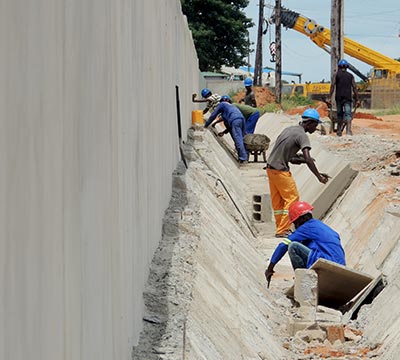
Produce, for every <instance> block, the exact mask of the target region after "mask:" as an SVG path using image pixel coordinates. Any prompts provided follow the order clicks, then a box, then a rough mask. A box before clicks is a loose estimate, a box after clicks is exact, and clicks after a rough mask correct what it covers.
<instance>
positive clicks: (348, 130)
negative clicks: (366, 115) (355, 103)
mask: <svg viewBox="0 0 400 360" xmlns="http://www.w3.org/2000/svg"><path fill="white" fill-rule="evenodd" d="M351 122H352V120H349V121H347V122H346V134H347V135H353V132H352V131H351Z"/></svg>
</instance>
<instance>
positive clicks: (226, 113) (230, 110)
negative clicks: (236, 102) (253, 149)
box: [204, 95, 248, 163]
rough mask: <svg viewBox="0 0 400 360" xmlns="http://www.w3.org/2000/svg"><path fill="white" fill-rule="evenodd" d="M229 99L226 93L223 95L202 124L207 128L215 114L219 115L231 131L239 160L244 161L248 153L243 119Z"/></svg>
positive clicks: (215, 116)
mask: <svg viewBox="0 0 400 360" xmlns="http://www.w3.org/2000/svg"><path fill="white" fill-rule="evenodd" d="M230 101H231V98H230V97H229V96H228V95H223V96H222V97H221V102H220V103H219V105H218V106H217V108H216V109H215V110H214V112H213V113H212V114H211V116H210V117H209V118H208V120H207V121H206V123H205V124H204V127H205V128H207V127H208V126H210V125H211V123H212V122H213V121H214V120H215V119H216V118H217V116H218V115H221V117H222V119H223V121H224V123H225V124H226V128H227V129H229V132H230V133H231V136H232V139H233V141H234V143H235V147H236V151H237V152H238V156H239V162H240V163H245V162H247V158H248V154H247V151H246V148H245V147H244V142H243V138H244V135H246V130H245V120H244V116H243V114H242V113H241V112H240V110H239V109H238V108H237V107H235V106H233V105H232V104H231V103H230Z"/></svg>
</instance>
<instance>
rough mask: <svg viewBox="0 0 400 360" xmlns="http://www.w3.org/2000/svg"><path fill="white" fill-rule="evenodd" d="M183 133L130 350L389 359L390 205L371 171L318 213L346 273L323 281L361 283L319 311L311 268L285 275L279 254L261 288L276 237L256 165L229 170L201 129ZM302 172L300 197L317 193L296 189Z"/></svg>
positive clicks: (392, 355)
mask: <svg viewBox="0 0 400 360" xmlns="http://www.w3.org/2000/svg"><path fill="white" fill-rule="evenodd" d="M268 136H269V137H270V138H271V139H274V138H275V136H274V135H273V134H271V132H269V133H268ZM190 138H191V139H192V140H193V144H192V143H188V144H186V146H185V149H184V151H185V155H186V158H187V159H188V161H189V169H188V170H187V171H183V170H182V169H181V170H179V169H178V170H177V172H176V174H175V175H174V194H175V195H174V196H173V199H172V200H171V206H170V208H169V209H168V211H167V212H166V216H165V225H164V235H163V240H162V241H161V243H160V247H159V249H158V250H157V252H156V255H155V257H154V259H153V264H152V269H151V270H152V272H151V275H150V280H149V284H148V287H147V291H146V296H145V297H146V306H147V310H146V315H145V317H144V324H145V331H144V332H143V335H142V337H141V339H140V342H139V345H138V346H137V347H136V348H135V349H134V355H133V358H134V359H148V360H152V359H171V360H173V359H212V360H214V359H274V360H275V359H282V360H283V359H288V360H289V359H322V358H330V359H353V360H355V359H365V358H379V359H396V354H397V346H398V340H397V339H398V335H399V334H398V331H399V330H397V329H398V328H399V326H398V325H399V324H398V323H397V322H398V321H399V320H397V319H400V316H398V315H400V314H399V313H400V309H399V306H398V305H397V303H396V299H397V298H399V295H400V294H399V288H400V286H399V285H400V282H399V279H398V275H397V274H398V273H399V271H398V270H399V268H398V267H399V266H398V261H397V259H398V256H399V255H400V248H399V247H398V240H399V235H398V234H400V228H399V226H400V225H399V211H398V209H397V208H396V207H393V206H391V204H388V203H387V202H386V201H385V200H384V198H383V197H382V196H380V194H379V189H376V188H375V187H374V184H373V183H372V182H371V179H370V178H369V177H366V176H364V175H363V174H358V175H357V176H356V177H355V178H354V177H353V178H352V179H351V180H352V181H351V182H350V184H346V186H345V187H344V188H343V189H342V190H341V192H342V193H343V194H342V195H341V196H337V197H336V198H335V199H334V200H335V201H331V203H330V204H329V205H327V204H326V203H325V204H324V209H321V212H323V213H325V214H326V216H325V218H324V221H325V222H327V223H328V224H329V225H330V226H332V227H333V228H335V230H337V231H338V232H339V233H340V234H341V236H342V242H343V245H344V247H345V250H346V258H347V263H348V267H347V268H346V269H345V272H346V274H347V276H348V277H347V278H346V276H344V275H343V274H342V273H341V272H340V271H342V270H343V269H339V270H333V273H332V272H331V276H333V279H334V278H340V279H341V280H340V281H341V283H340V284H341V285H340V286H341V287H342V288H346V287H347V288H352V287H354V281H355V280H354V279H353V276H354V277H356V278H357V279H358V280H359V278H358V276H361V277H366V278H370V279H371V282H369V283H368V284H367V285H364V283H362V282H361V283H360V284H359V286H360V287H361V288H362V290H364V291H361V292H357V294H356V296H353V297H352V298H351V300H350V301H348V302H346V304H345V305H346V306H347V307H344V308H340V309H339V308H335V307H329V306H325V305H322V304H320V303H319V299H318V295H319V294H320V292H319V285H318V276H322V275H319V274H318V272H319V271H322V270H320V269H317V270H307V271H304V273H302V274H301V275H298V274H296V278H294V273H293V271H292V270H291V267H290V264H289V262H288V261H286V262H285V261H283V262H282V264H279V265H278V266H277V268H276V271H277V274H276V276H274V279H273V282H272V284H271V288H270V289H266V286H265V279H264V275H263V272H264V269H265V266H266V264H267V258H268V257H269V256H270V255H271V253H272V251H273V249H274V248H275V246H276V245H277V243H278V241H279V240H278V239H275V238H274V237H273V233H274V227H273V223H272V221H269V220H270V219H271V217H272V215H271V213H270V212H269V211H270V210H269V209H268V208H267V207H266V208H263V204H267V203H268V194H267V191H266V184H267V180H266V178H265V175H262V174H263V171H262V166H260V164H258V165H257V164H249V165H246V166H245V167H242V168H238V167H237V165H236V164H235V162H234V161H233V160H232V158H231V156H230V155H227V154H226V152H225V150H224V149H223V148H221V146H220V145H219V143H218V141H217V140H216V139H215V138H214V137H213V136H212V135H211V134H210V133H209V132H203V131H190ZM312 142H313V143H314V142H315V143H316V142H318V139H314V138H313V139H312ZM322 156H325V155H322ZM327 156H331V155H330V154H328V155H327ZM317 161H319V159H317ZM339 161H340V159H339ZM318 163H319V162H318ZM329 166H330V168H331V169H334V170H335V171H333V170H331V171H330V173H331V174H334V173H337V174H340V173H341V172H342V171H343V170H340V169H338V168H337V165H335V164H333V163H332V161H330V164H329ZM296 171H297V170H296ZM260 174H261V175H260ZM303 176H307V174H306V173H304V175H303V173H302V172H301V170H298V172H297V173H295V177H296V181H297V182H298V184H299V191H300V193H304V194H306V195H305V196H307V197H308V198H307V201H311V202H315V201H320V202H324V201H322V199H328V198H329V196H330V195H329V194H328V195H327V194H323V193H324V191H327V189H322V190H320V189H317V191H315V193H309V192H307V191H304V185H303V184H306V182H307V181H306V179H303ZM216 178H219V179H221V181H222V182H223V184H224V186H221V184H219V183H218V182H216V181H215V179H216ZM308 178H309V176H308ZM353 179H354V180H353ZM333 185H334V184H332V188H330V190H329V191H331V193H332V194H333V195H332V197H334V196H336V195H335V194H336V192H337V191H336V190H335V188H334V186H333ZM228 193H229V194H228ZM260 194H261V195H260ZM326 201H327V200H326ZM332 204H333V205H332ZM241 213H245V215H246V218H245V219H244V218H243V216H242V214H241ZM248 219H252V220H250V224H251V226H250V228H249V224H248V223H246V221H247V220H248ZM265 220H266V222H264V221H265ZM335 271H337V272H335ZM343 271H344V270H343ZM332 274H333V275H332ZM349 274H350V275H349ZM360 274H361V275H360ZM381 274H384V277H381ZM339 275H340V276H343V277H340V276H339ZM300 279H301V280H300ZM327 279H328V280H324V281H326V282H327V283H330V282H331V280H329V277H328V278H327ZM358 280H357V281H358ZM357 281H356V283H357ZM363 281H365V279H364V278H363ZM384 283H385V284H387V285H386V287H385V288H384V287H383V284H384ZM302 284H303V285H304V284H307V286H303V285H302ZM363 285H364V286H363ZM293 286H294V288H293V295H290V289H291V288H292V287H293ZM335 286H337V285H335ZM331 290H332V289H331ZM331 290H330V291H331ZM324 291H325V290H324ZM286 293H288V294H289V297H288V296H287V295H286ZM328 293H329V291H328ZM332 293H333V294H335V291H334V289H333V291H332ZM336 293H337V291H336ZM321 294H322V293H321ZM324 296H325V297H326V296H327V295H326V294H325V295H324ZM349 296H350V295H349Z"/></svg>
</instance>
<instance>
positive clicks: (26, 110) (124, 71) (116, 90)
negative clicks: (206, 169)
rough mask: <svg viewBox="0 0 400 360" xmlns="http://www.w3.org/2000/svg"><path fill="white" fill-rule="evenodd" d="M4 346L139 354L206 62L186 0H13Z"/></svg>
mask: <svg viewBox="0 0 400 360" xmlns="http://www.w3.org/2000/svg"><path fill="white" fill-rule="evenodd" d="M0 24H1V25H0V26H1V31H0V53H1V56H0V82H1V84H2V86H1V87H0V124H1V125H0V126H1V130H0V148H1V150H0V163H1V168H2V171H1V175H0V194H1V195H0V198H1V206H0V232H1V233H0V271H1V277H0V289H1V290H0V359H1V360H3V359H4V360H8V359H13V360H22V359H24V360H25V359H28V358H29V359H31V360H47V359H49V360H50V359H51V360H54V359H73V360H79V359H82V360H88V359H96V360H101V359H107V360H109V359H129V358H130V355H131V349H132V346H133V345H135V343H136V342H137V339H138V335H139V332H140V329H141V326H142V315H143V314H142V313H143V303H142V291H143V288H144V284H145V282H146V279H147V276H148V267H149V264H150V261H151V259H152V256H153V252H154V250H155V248H156V247H157V244H158V242H159V240H160V237H161V226H162V218H163V214H164V210H165V209H166V207H167V206H168V202H169V198H170V194H171V181H172V180H171V173H172V171H173V170H174V168H175V167H176V164H177V161H178V158H179V149H178V134H177V120H176V103H175V85H178V86H179V88H180V95H181V112H182V121H183V133H184V134H185V133H186V131H185V130H186V129H187V128H188V126H189V122H190V111H191V104H190V103H189V101H188V99H190V94H191V93H192V92H194V91H196V89H198V88H199V84H198V82H199V74H198V70H197V69H198V62H197V56H196V53H195V49H194V47H193V42H192V38H191V34H190V31H189V30H188V26H187V23H186V20H185V18H184V17H183V15H182V14H181V9H180V1H179V0H146V1H136V0H135V1H131V0H112V1H111V0H86V1H80V0H69V1H65V0H35V1H28V0H14V1H7V2H3V3H2V5H1V6H0Z"/></svg>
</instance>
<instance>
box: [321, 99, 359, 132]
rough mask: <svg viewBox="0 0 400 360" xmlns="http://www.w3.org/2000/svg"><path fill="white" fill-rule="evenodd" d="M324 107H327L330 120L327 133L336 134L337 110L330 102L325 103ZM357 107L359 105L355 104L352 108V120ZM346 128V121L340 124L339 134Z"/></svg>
mask: <svg viewBox="0 0 400 360" xmlns="http://www.w3.org/2000/svg"><path fill="white" fill-rule="evenodd" d="M325 103H326V105H327V106H328V109H329V115H328V116H329V119H330V120H331V126H330V128H329V133H330V134H331V133H333V132H337V131H338V121H337V109H334V108H333V106H332V104H331V103H330V102H327V101H325ZM358 107H359V103H358V102H357V103H356V104H355V106H354V108H353V111H352V115H351V117H352V118H354V114H355V113H356V110H357V108H358ZM345 127H346V121H343V123H342V129H341V132H343V130H344V129H345Z"/></svg>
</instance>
